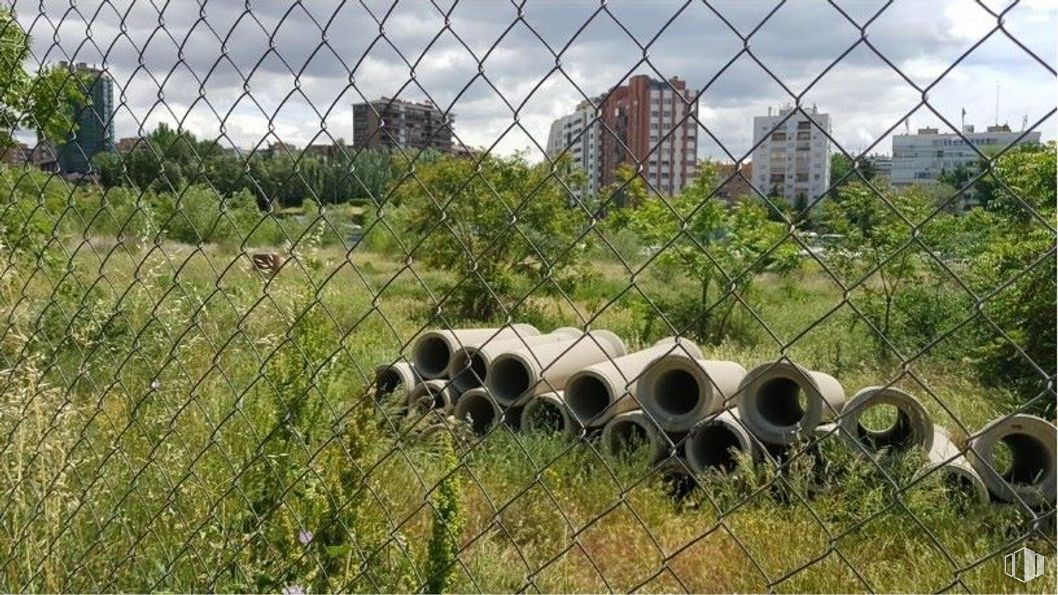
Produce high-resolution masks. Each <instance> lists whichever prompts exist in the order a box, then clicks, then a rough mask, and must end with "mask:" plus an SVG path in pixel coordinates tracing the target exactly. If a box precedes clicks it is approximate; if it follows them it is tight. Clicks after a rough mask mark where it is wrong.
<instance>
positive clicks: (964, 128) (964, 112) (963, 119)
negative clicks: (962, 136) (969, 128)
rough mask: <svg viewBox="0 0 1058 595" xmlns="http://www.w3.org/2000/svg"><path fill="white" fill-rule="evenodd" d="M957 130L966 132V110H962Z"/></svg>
mask: <svg viewBox="0 0 1058 595" xmlns="http://www.w3.org/2000/svg"><path fill="white" fill-rule="evenodd" d="M959 129H960V130H966V108H965V107H964V108H962V120H961V121H960V122H959Z"/></svg>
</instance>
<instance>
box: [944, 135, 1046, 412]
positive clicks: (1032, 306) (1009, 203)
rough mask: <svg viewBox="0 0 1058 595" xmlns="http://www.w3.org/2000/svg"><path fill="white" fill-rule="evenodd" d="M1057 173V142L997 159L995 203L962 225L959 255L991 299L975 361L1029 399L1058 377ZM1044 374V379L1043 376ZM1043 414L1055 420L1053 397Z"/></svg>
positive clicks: (988, 376) (988, 184)
mask: <svg viewBox="0 0 1058 595" xmlns="http://www.w3.org/2000/svg"><path fill="white" fill-rule="evenodd" d="M1056 175H1058V159H1056V150H1055V144H1054V143H1053V142H1052V143H1049V144H1048V145H1036V146H1025V147H1019V148H1018V149H1017V150H1014V151H1011V152H1009V153H1007V154H1005V155H1003V156H1001V157H999V158H998V159H996V161H995V162H994V163H993V164H992V169H991V171H990V172H989V174H987V175H986V176H984V177H983V179H982V187H983V188H984V190H983V191H984V192H987V193H988V200H987V202H986V203H985V206H984V208H981V209H974V210H973V211H971V212H970V213H969V214H968V215H967V216H965V217H962V218H961V219H960V222H959V223H960V228H961V230H962V233H961V234H960V239H961V241H960V242H959V243H957V244H956V245H955V250H956V255H957V256H960V257H961V258H962V259H964V260H965V262H967V263H968V269H967V275H966V278H967V280H968V281H969V283H970V286H971V287H972V288H973V290H974V291H975V293H977V294H978V295H979V296H981V295H990V297H989V299H988V300H987V301H986V302H985V304H984V306H983V308H982V314H983V315H984V316H986V317H987V318H988V319H989V320H991V321H992V322H993V323H994V324H995V325H996V327H998V329H1001V330H1002V332H1003V333H1004V334H1005V335H1006V337H1004V336H1003V335H1001V334H1000V333H999V332H997V331H996V329H995V328H993V327H992V326H991V325H987V324H986V325H980V328H981V330H982V333H983V336H982V337H981V339H980V341H979V342H978V346H977V348H976V349H975V350H974V354H973V360H974V362H975V363H976V364H977V367H978V369H979V371H980V373H981V376H982V379H984V380H985V381H986V382H989V383H992V384H1000V385H1006V386H1010V387H1013V388H1015V389H1016V390H1017V391H1018V392H1019V393H1020V394H1021V395H1022V396H1023V398H1024V399H1031V398H1033V397H1036V396H1037V395H1039V394H1040V393H1041V392H1042V391H1044V390H1045V389H1046V386H1047V379H1046V378H1045V377H1044V376H1050V377H1052V378H1053V377H1054V374H1055V372H1056V369H1055V368H1056V367H1055V353H1056V345H1055V335H1056V333H1058V328H1056V314H1055V303H1056V302H1058V296H1056V294H1055V283H1054V279H1055V275H1056V274H1058V271H1056V269H1055V261H1054V258H1053V256H1048V254H1049V253H1051V252H1052V251H1053V250H1054V249H1055V234H1054V226H1055V223H1056V214H1055V202H1056V200H1058V199H1056V184H1055V177H1056ZM1040 371H1042V372H1043V373H1044V374H1043V375H1041V374H1040ZM1037 410H1040V411H1045V412H1048V413H1049V414H1051V415H1053V411H1054V399H1053V398H1044V399H1043V404H1041V405H1040V406H1039V407H1038V408H1037Z"/></svg>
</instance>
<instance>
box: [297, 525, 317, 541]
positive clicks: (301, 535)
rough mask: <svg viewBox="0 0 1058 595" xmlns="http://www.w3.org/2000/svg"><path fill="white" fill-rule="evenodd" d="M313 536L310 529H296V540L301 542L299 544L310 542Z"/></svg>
mask: <svg viewBox="0 0 1058 595" xmlns="http://www.w3.org/2000/svg"><path fill="white" fill-rule="evenodd" d="M313 537H315V536H314V535H313V534H312V531H309V530H308V529H302V530H301V531H298V541H300V542H301V545H308V544H310V543H312V538H313Z"/></svg>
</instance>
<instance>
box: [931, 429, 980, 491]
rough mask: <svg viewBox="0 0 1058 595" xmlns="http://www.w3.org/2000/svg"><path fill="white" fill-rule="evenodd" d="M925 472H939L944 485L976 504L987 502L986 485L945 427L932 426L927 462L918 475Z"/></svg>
mask: <svg viewBox="0 0 1058 595" xmlns="http://www.w3.org/2000/svg"><path fill="white" fill-rule="evenodd" d="M927 473H932V474H939V475H940V479H941V481H942V482H944V485H945V486H947V487H948V488H949V489H951V490H952V491H955V492H958V493H961V494H966V495H968V496H970V497H972V498H973V499H974V501H975V502H977V503H978V504H987V503H988V502H989V498H988V486H986V485H985V482H984V480H982V479H981V475H980V474H979V473H977V471H976V470H975V469H974V468H973V466H972V465H970V462H969V461H968V460H966V457H965V456H963V454H962V453H961V452H959V449H958V448H957V447H956V446H955V443H954V442H952V439H951V434H949V433H948V430H947V428H943V427H941V426H933V440H932V444H931V446H930V449H929V462H928V463H926V467H925V468H924V469H923V470H922V472H921V473H920V474H919V475H920V476H921V475H925V474H927Z"/></svg>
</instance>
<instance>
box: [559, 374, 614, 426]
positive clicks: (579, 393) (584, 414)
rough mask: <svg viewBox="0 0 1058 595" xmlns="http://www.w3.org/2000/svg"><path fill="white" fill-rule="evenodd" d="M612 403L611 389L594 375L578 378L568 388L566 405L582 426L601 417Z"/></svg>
mask: <svg viewBox="0 0 1058 595" xmlns="http://www.w3.org/2000/svg"><path fill="white" fill-rule="evenodd" d="M610 403H611V395H610V388H609V387H608V386H607V385H606V383H605V382H603V380H602V379H600V378H598V377H597V376H594V375H592V374H584V375H580V376H577V377H576V378H574V379H573V380H571V381H570V382H569V384H568V385H567V386H566V404H567V405H569V409H570V411H572V412H573V415H574V417H575V418H576V419H577V421H578V422H580V423H581V424H582V425H588V424H589V423H590V422H591V421H592V420H594V419H595V418H597V417H599V415H601V414H602V413H603V412H604V411H606V408H607V407H609V406H610Z"/></svg>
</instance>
